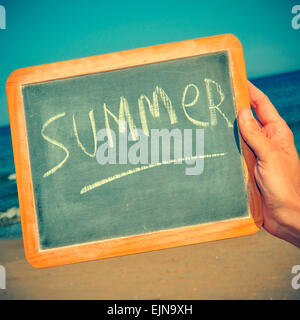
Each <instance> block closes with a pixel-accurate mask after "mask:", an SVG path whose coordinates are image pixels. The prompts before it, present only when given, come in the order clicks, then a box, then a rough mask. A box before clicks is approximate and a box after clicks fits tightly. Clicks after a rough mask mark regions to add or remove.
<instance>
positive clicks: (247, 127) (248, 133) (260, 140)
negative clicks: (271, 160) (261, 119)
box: [238, 107, 271, 161]
mask: <svg viewBox="0 0 300 320" xmlns="http://www.w3.org/2000/svg"><path fill="white" fill-rule="evenodd" d="M238 124H239V129H240V133H241V135H242V137H243V139H244V140H245V142H246V143H247V144H248V146H249V147H250V148H251V149H252V150H253V151H254V153H255V155H256V156H257V158H258V159H259V160H262V161H264V160H267V158H268V155H269V152H270V149H271V142H270V140H269V139H268V138H267V137H266V136H265V134H264V133H263V132H262V130H261V128H260V126H259V124H258V122H257V121H256V119H255V118H254V117H253V114H252V112H251V109H250V108H248V107H246V108H242V109H241V110H240V111H239V113H238Z"/></svg>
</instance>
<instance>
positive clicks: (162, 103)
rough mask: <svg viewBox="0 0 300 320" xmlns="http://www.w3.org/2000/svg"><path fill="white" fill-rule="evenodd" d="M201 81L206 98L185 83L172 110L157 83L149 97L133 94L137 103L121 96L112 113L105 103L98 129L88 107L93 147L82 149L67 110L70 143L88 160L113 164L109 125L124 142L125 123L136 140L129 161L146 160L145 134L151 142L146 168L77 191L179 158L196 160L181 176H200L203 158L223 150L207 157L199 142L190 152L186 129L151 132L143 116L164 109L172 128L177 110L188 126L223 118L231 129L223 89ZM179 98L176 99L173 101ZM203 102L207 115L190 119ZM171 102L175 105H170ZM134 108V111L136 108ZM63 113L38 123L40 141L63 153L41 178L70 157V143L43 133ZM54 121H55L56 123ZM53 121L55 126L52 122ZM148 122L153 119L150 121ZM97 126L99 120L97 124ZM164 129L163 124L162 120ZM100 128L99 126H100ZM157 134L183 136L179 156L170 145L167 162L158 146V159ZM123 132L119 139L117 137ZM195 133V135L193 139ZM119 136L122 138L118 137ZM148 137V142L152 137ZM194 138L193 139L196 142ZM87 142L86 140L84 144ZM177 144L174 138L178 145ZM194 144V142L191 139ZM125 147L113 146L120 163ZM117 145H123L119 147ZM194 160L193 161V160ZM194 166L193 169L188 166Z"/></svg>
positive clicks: (156, 114)
mask: <svg viewBox="0 0 300 320" xmlns="http://www.w3.org/2000/svg"><path fill="white" fill-rule="evenodd" d="M203 82H204V92H205V93H206V98H205V99H204V100H203V94H201V97H200V90H199V88H198V86H196V85H195V84H193V83H190V84H188V85H186V86H185V87H184V88H183V91H182V95H181V99H180V100H181V101H180V103H179V104H178V107H180V109H181V110H178V109H177V110H176V109H175V108H174V102H172V101H171V99H170V97H169V96H168V95H167V93H166V92H165V91H164V89H163V88H160V87H159V86H156V87H155V89H154V91H153V94H152V99H151V98H150V97H148V96H146V95H144V94H141V95H140V96H139V97H137V105H136V106H133V105H130V106H129V103H128V100H127V99H126V98H125V97H124V96H121V97H120V104H119V113H118V114H117V113H116V112H115V111H114V112H113V111H112V110H113V109H112V108H113V106H109V105H107V101H106V102H104V103H103V108H101V109H102V111H103V120H104V126H105V129H104V131H102V130H99V129H98V130H97V121H95V117H94V109H90V110H89V112H88V116H89V119H90V126H91V133H92V135H91V139H90V141H91V142H92V146H93V147H89V148H88V147H87V145H84V143H83V140H82V138H83V137H81V136H80V130H79V128H78V123H77V120H78V119H76V117H75V113H68V115H71V117H72V120H71V123H72V124H73V128H72V132H73V135H74V137H75V139H76V140H75V141H76V142H77V143H76V145H77V147H79V149H80V150H81V151H82V152H83V153H84V154H85V155H86V156H87V157H88V158H96V156H97V158H96V160H97V161H98V162H99V163H100V164H103V163H104V162H105V163H111V161H112V162H113V163H114V161H115V155H114V154H115V152H116V151H115V149H114V146H115V145H116V139H115V135H114V133H113V130H112V126H113V125H114V126H115V127H116V126H117V127H118V128H119V133H122V135H121V137H120V138H121V141H123V142H124V141H125V138H126V139H127V132H126V128H127V124H128V127H129V135H130V138H129V140H130V141H138V140H139V142H138V143H137V144H135V145H134V146H132V148H130V149H129V153H130V156H129V160H130V162H131V163H141V164H143V163H145V161H146V152H144V151H145V150H146V149H147V148H146V145H147V143H146V139H145V137H149V136H150V132H151V142H154V143H153V144H151V163H150V164H149V165H148V166H142V167H137V168H136V169H134V170H133V171H132V170H129V171H127V172H123V173H120V174H117V175H116V176H113V177H109V178H107V179H103V180H99V181H97V182H95V183H93V184H91V185H88V186H85V187H84V188H82V190H81V192H80V193H81V194H82V193H85V192H87V191H90V190H92V189H94V188H96V187H99V186H102V185H103V184H105V183H108V182H111V181H113V180H115V179H119V178H122V177H124V176H127V175H129V174H132V173H135V172H139V171H141V170H145V169H147V168H152V167H153V166H159V165H161V164H169V163H175V162H176V163H180V161H185V162H186V163H187V164H190V165H191V164H193V163H196V165H195V168H188V169H191V170H187V171H186V174H190V175H197V174H200V173H201V172H202V171H203V166H202V165H203V160H201V159H203V158H212V157H216V156H217V157H219V156H224V155H225V153H222V152H219V153H214V154H209V155H204V154H203V143H200V145H199V149H198V151H197V150H196V154H195V155H192V153H191V150H190V146H191V145H192V138H191V132H189V131H186V132H184V134H183V135H182V134H181V133H179V131H178V130H176V129H175V130H174V131H172V132H166V131H164V129H162V130H160V131H159V132H157V131H152V130H151V128H149V123H150V122H149V119H148V117H149V116H151V118H152V120H155V118H157V119H158V120H161V119H159V118H160V114H161V109H163V110H164V112H166V114H167V115H168V122H169V123H168V124H170V125H172V126H175V125H176V124H177V123H178V122H179V121H180V119H179V118H178V113H179V112H181V111H182V112H183V114H184V116H185V117H186V119H187V120H188V121H189V123H190V124H193V125H194V126H195V127H196V128H202V129H205V128H209V127H210V128H214V127H216V126H217V124H218V121H222V122H225V124H226V126H227V127H228V128H229V129H232V128H233V123H232V119H229V118H228V117H227V115H226V114H225V113H224V112H223V110H222V108H221V107H222V104H223V101H224V100H225V95H224V93H223V90H222V88H221V86H220V85H219V84H218V83H217V82H216V81H214V80H212V79H206V78H205V79H203ZM178 102H179V101H178ZM203 103H204V104H206V106H207V108H208V111H209V113H208V117H207V118H196V117H195V115H194V114H193V112H192V111H193V110H197V109H198V108H200V107H201V106H202V105H203ZM176 106H177V103H176ZM134 107H137V108H136V110H135V112H134V115H135V116H136V115H138V116H139V120H140V126H139V127H140V128H141V129H140V130H139V129H137V125H136V124H137V122H136V121H137V119H136V118H134V117H133V116H132V114H133V113H132V110H133V108H134ZM136 111H137V112H136ZM66 115H67V112H62V113H59V114H56V115H54V116H52V117H51V118H49V119H48V120H47V121H46V122H44V124H43V125H42V128H41V135H42V137H43V139H45V140H46V141H47V142H48V143H50V144H52V145H54V146H56V147H57V148H59V149H60V150H62V151H64V153H65V156H64V158H63V159H62V160H61V161H60V162H58V163H56V164H55V165H54V166H53V167H52V168H48V170H47V171H45V172H44V173H43V178H47V177H48V176H50V175H53V174H55V173H56V172H57V171H58V170H61V169H62V168H63V166H64V165H65V163H66V162H67V161H69V159H70V157H71V156H72V154H71V152H72V151H70V150H72V149H73V148H72V146H68V145H66V144H64V143H63V142H62V141H59V140H57V139H55V138H54V137H53V136H52V135H49V134H48V133H47V131H48V127H52V126H54V127H55V126H58V125H59V122H60V121H61V120H60V119H62V118H64V117H66ZM57 122H58V124H57ZM54 123H56V124H54ZM152 123H153V121H152ZM98 125H99V124H98ZM166 127H167V124H166ZM102 128H103V126H102ZM157 135H160V136H161V137H162V138H163V139H165V141H166V139H168V137H170V136H174V137H177V139H178V141H179V140H180V136H181V139H183V141H184V143H183V144H184V156H182V155H181V154H182V153H181V152H180V150H181V151H182V149H180V147H178V148H177V147H175V150H174V151H175V157H174V159H172V160H170V159H169V148H168V147H163V158H162V160H161V161H158V153H157V151H155V150H158V149H157V145H158V143H155V141H154V140H155V137H156V136H157ZM122 136H123V138H122ZM105 137H106V138H107V143H104V144H103V145H102V146H101V144H100V146H99V142H101V141H103V140H104V138H105ZM197 137H198V138H197ZM122 139H123V140H122ZM153 139H154V140H153ZM196 139H198V142H199V141H200V142H201V141H203V133H201V130H200V131H199V130H198V131H197V130H196ZM196 142H197V141H196ZM90 145H91V144H90ZM179 145H180V143H179V142H178V146H179ZM197 145H198V143H197ZM125 147H126V143H125V144H124V143H122V145H121V148H120V144H119V163H123V162H122V161H125V160H124V159H125V157H127V153H126V152H125V151H124V149H125ZM122 148H123V149H122ZM105 150H106V151H107V153H108V156H107V157H105V155H104V151H105ZM142 150H144V151H143V153H142V154H141V155H140V156H137V154H136V153H137V152H141V151H142ZM176 152H177V154H178V157H177V158H176ZM197 159H198V162H197V161H196V160H197ZM192 169H194V170H192Z"/></svg>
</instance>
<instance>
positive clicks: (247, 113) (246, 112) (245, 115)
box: [240, 108, 253, 122]
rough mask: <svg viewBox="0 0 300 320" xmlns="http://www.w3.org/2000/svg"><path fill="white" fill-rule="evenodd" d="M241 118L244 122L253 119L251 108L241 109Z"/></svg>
mask: <svg viewBox="0 0 300 320" xmlns="http://www.w3.org/2000/svg"><path fill="white" fill-rule="evenodd" d="M240 119H241V120H242V121H243V122H246V121H248V120H250V119H253V114H252V111H251V109H250V108H243V109H241V110H240Z"/></svg>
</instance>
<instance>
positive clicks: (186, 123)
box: [22, 52, 249, 249]
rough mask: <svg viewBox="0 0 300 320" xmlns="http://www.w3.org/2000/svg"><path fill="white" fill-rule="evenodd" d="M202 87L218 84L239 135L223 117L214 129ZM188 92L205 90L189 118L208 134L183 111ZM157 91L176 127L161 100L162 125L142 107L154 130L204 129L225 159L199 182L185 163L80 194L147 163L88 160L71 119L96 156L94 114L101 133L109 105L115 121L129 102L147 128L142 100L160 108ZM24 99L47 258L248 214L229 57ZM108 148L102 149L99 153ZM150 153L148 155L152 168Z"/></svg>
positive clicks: (210, 163)
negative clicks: (72, 248) (53, 252)
mask: <svg viewBox="0 0 300 320" xmlns="http://www.w3.org/2000/svg"><path fill="white" fill-rule="evenodd" d="M204 79H211V80H213V81H215V83H218V84H219V86H220V88H221V91H222V94H223V95H224V97H223V98H224V100H223V102H222V104H221V105H220V106H219V109H220V110H221V111H222V113H223V114H224V115H225V116H226V118H227V119H228V121H229V122H230V123H231V124H232V126H229V125H228V122H227V121H226V120H225V118H224V117H223V116H222V114H221V113H220V112H219V111H218V110H217V111H216V121H217V123H216V125H212V123H211V121H212V119H211V113H210V110H209V97H208V95H207V91H206V85H205V81H204ZM189 84H193V85H195V86H196V87H197V88H198V90H199V98H198V100H197V102H196V104H195V105H194V106H193V107H190V108H186V112H187V113H188V114H189V116H190V117H191V118H192V119H197V120H198V121H205V122H207V123H208V124H209V125H208V126H207V127H205V128H202V127H201V126H198V125H195V124H194V123H192V122H191V121H190V120H189V119H188V118H187V116H186V114H185V112H184V109H183V107H182V97H183V92H184V89H185V88H186V86H187V85H189ZM156 87H159V88H162V89H163V90H164V92H165V93H166V94H167V96H168V97H169V99H170V101H171V103H172V106H173V110H174V112H175V113H176V117H177V123H173V124H171V123H170V118H169V114H168V112H167V110H166V108H165V107H164V104H163V101H162V100H161V99H159V107H160V108H159V110H160V115H159V117H157V118H155V117H153V116H152V115H151V113H150V112H149V109H148V107H147V105H146V107H145V110H146V117H147V124H148V128H149V130H150V129H155V128H156V129H163V128H166V129H169V130H171V129H174V128H178V129H180V130H182V131H183V130H184V129H193V130H196V129H201V128H202V129H204V153H205V154H206V155H210V154H220V153H224V155H223V156H218V157H214V158H206V159H204V170H203V172H202V173H201V174H200V175H186V170H185V169H186V168H188V167H192V166H188V165H187V164H186V163H184V162H183V163H182V164H174V163H170V164H164V165H160V166H155V167H150V168H148V169H145V170H141V171H139V172H136V173H133V174H128V175H124V176H123V177H122V176H121V177H120V178H118V179H113V181H110V182H108V183H105V184H103V185H101V186H98V187H96V188H94V189H91V190H89V191H88V192H84V193H81V191H82V190H84V187H86V186H88V185H92V184H93V183H95V182H97V181H101V180H102V179H108V178H109V177H115V176H116V175H118V174H121V173H124V172H128V170H134V169H135V168H137V167H143V166H145V164H136V165H133V164H130V163H128V164H106V165H100V164H99V163H98V162H97V159H96V157H90V156H88V155H87V154H86V153H85V152H83V150H82V148H80V146H79V144H78V141H77V139H76V135H75V132H74V128H73V117H74V119H75V121H76V126H77V131H78V137H79V139H80V142H81V144H82V146H84V148H85V150H86V151H87V152H89V153H90V154H93V152H94V148H95V146H94V139H93V131H92V126H91V121H90V118H89V113H90V112H91V111H92V110H93V116H94V120H95V127H96V128H95V129H96V132H98V131H99V130H100V129H104V128H105V113H104V107H103V106H104V103H105V104H106V106H107V108H108V110H109V111H110V112H111V113H113V114H114V115H115V116H116V117H118V116H119V108H120V97H121V96H122V97H125V98H126V99H127V101H128V106H129V109H130V114H131V116H132V120H133V122H134V124H135V126H136V127H137V128H141V121H140V114H139V108H138V98H139V97H140V96H141V95H146V96H147V97H148V98H149V99H150V100H151V101H153V92H154V91H155V88H156ZM212 88H213V86H212ZM216 88H217V87H215V89H216ZM22 93H23V100H24V108H25V117H26V127H27V134H28V142H29V153H30V161H31V170H32V179H33V187H34V197H35V206H36V213H37V218H38V229H39V238H40V248H41V249H50V248H57V247H61V246H67V245H74V244H80V243H86V242H91V241H97V240H103V239H112V238H118V237H124V236H129V235H135V234H143V233H148V232H153V231H157V230H165V229H171V228H177V227H183V226H190V225H197V224H202V223H207V222H214V221H220V220H227V219H233V218H240V217H247V216H248V215H249V213H248V202H247V201H248V200H247V194H246V190H245V183H244V175H243V167H242V161H241V154H240V141H239V133H238V130H237V126H236V111H235V104H234V94H233V89H232V82H231V76H230V68H229V60H228V56H227V53H226V52H220V53H214V54H209V55H201V56H196V57H190V58H184V59H179V60H174V61H168V62H161V63H154V64H149V65H144V66H139V67H134V68H127V69H122V70H116V71H110V72H104V73H96V74H89V75H85V76H80V77H72V78H68V79H62V80H53V81H49V82H44V83H39V84H32V85H26V86H24V87H23V88H22ZM159 98H160V97H159ZM194 98H195V90H192V89H190V90H189V91H188V93H187V95H186V101H187V102H190V101H193V99H194ZM210 98H211V99H212V101H213V103H215V104H217V101H218V99H219V100H220V94H218V91H217V90H213V89H212V90H211V97H210ZM214 101H215V102H214ZM49 119H52V120H49ZM53 119H54V120H53ZM108 119H109V123H110V127H111V129H113V130H114V131H115V132H116V133H118V126H117V123H116V121H115V120H114V119H113V117H112V116H111V115H109V116H108ZM43 126H44V131H42V129H43ZM42 132H43V134H42ZM43 135H44V136H43ZM45 136H46V137H48V140H47V138H45ZM117 138H118V136H117ZM51 141H52V142H51ZM53 141H56V142H58V143H59V144H60V146H58V145H57V144H54V143H53ZM101 143H102V142H100V141H97V148H99V146H100V144H101ZM134 143H135V141H131V142H130V144H131V145H133V144H134ZM130 144H129V147H130ZM61 145H63V147H64V148H62V147H61ZM193 147H194V148H195V141H194V145H193ZM66 150H67V151H66ZM150 151H151V150H150V146H149V159H150V153H151V152H150ZM67 153H68V158H67V159H66V161H65V162H64V163H63V164H62V165H61V166H60V167H59V168H58V169H57V170H56V171H55V172H53V173H52V174H49V175H47V176H45V173H46V172H49V171H50V170H51V169H52V168H55V167H56V166H57V165H58V164H61V163H62V161H63V160H64V159H65V158H66V156H67ZM171 154H172V152H171ZM117 160H118V157H117ZM117 162H118V161H117Z"/></svg>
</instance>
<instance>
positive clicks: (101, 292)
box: [0, 229, 300, 300]
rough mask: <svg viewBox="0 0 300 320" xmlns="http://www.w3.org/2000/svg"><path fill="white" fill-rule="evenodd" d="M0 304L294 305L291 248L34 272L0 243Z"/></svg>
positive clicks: (254, 239) (247, 245)
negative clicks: (0, 278) (1, 270)
mask: <svg viewBox="0 0 300 320" xmlns="http://www.w3.org/2000/svg"><path fill="white" fill-rule="evenodd" d="M0 264H1V265H3V266H4V267H5V269H6V276H7V279H6V290H0V299H1V300H3V299H6V300H7V299H101V300H106V299H155V300H156V299H193V300H194V299H300V289H298V290H295V289H293V288H292V286H291V280H292V278H293V276H295V275H293V274H292V273H291V269H292V267H293V266H294V265H300V251H299V249H297V248H296V247H294V246H292V245H290V244H288V243H286V242H284V241H282V240H280V239H277V238H274V237H272V236H271V235H269V234H267V233H266V232H265V231H264V230H263V229H262V230H260V231H259V232H258V233H256V234H255V235H251V236H246V237H241V238H235V239H228V240H220V241H215V242H208V243H202V244H197V245H191V246H184V247H178V248H173V249H166V250H160V251H153V252H148V253H141V254H135V255H129V256H123V257H117V258H111V259H104V260H98V261H92V262H85V263H79V264H72V265H65V266H59V267H53V268H47V269H39V270H38V269H34V268H33V267H32V266H31V265H30V264H29V263H28V262H27V260H26V258H25V256H24V249H23V243H22V240H21V239H18V240H6V241H0Z"/></svg>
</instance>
